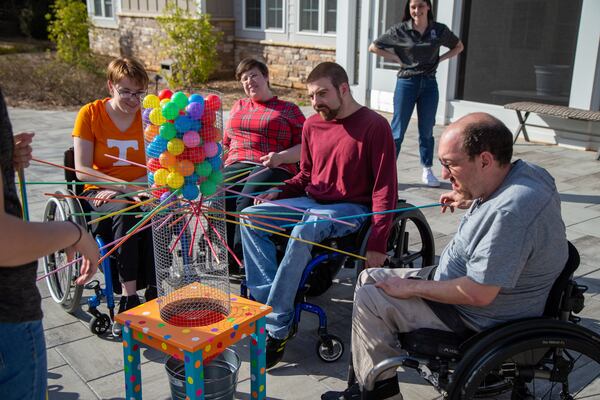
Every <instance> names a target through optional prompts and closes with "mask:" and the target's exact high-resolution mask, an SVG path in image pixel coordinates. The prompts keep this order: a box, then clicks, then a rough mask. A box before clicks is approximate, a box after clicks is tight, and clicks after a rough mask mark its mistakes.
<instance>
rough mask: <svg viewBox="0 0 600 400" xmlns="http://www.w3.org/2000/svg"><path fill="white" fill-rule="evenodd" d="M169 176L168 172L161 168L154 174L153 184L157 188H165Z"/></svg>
mask: <svg viewBox="0 0 600 400" xmlns="http://www.w3.org/2000/svg"><path fill="white" fill-rule="evenodd" d="M168 176H169V171H168V170H166V169H164V168H161V169H159V170H157V171H156V172H155V173H154V183H156V184H157V185H158V186H165V185H166V184H167V177H168Z"/></svg>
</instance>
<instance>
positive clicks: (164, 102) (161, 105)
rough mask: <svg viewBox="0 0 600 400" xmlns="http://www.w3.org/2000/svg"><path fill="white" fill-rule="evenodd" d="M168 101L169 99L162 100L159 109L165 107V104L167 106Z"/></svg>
mask: <svg viewBox="0 0 600 400" xmlns="http://www.w3.org/2000/svg"><path fill="white" fill-rule="evenodd" d="M170 101H171V100H170V99H162V100H161V101H160V108H163V107H164V106H165V104H167V103H168V102H170Z"/></svg>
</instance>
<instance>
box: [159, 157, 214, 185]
mask: <svg viewBox="0 0 600 400" xmlns="http://www.w3.org/2000/svg"><path fill="white" fill-rule="evenodd" d="M212 169H213V168H212V165H210V163H209V162H208V161H203V162H201V163H199V164H198V165H196V175H198V176H209V175H210V173H211V172H212ZM154 179H156V177H155V178H154ZM202 193H204V192H202Z"/></svg>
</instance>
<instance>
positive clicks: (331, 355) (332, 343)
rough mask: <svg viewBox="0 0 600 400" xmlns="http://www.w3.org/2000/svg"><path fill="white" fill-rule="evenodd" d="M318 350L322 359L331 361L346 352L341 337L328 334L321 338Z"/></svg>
mask: <svg viewBox="0 0 600 400" xmlns="http://www.w3.org/2000/svg"><path fill="white" fill-rule="evenodd" d="M316 350H317V355H318V356H319V358H320V359H321V360H323V361H325V362H328V363H331V362H334V361H337V360H339V359H340V357H341V356H342V354H344V343H343V342H342V339H340V338H339V337H337V336H335V335H329V334H327V335H323V336H321V337H320V338H319V341H318V342H317V348H316Z"/></svg>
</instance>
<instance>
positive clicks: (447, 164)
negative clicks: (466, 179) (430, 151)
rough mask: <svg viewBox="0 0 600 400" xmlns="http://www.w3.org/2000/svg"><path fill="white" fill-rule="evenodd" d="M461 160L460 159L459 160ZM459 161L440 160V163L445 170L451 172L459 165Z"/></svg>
mask: <svg viewBox="0 0 600 400" xmlns="http://www.w3.org/2000/svg"><path fill="white" fill-rule="evenodd" d="M461 161H462V160H461ZM461 161H451V162H448V161H446V162H444V161H442V160H440V164H441V165H442V168H444V169H446V171H448V172H450V173H452V172H453V171H454V170H456V168H458V167H459V165H458V164H459V163H460V162H461Z"/></svg>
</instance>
